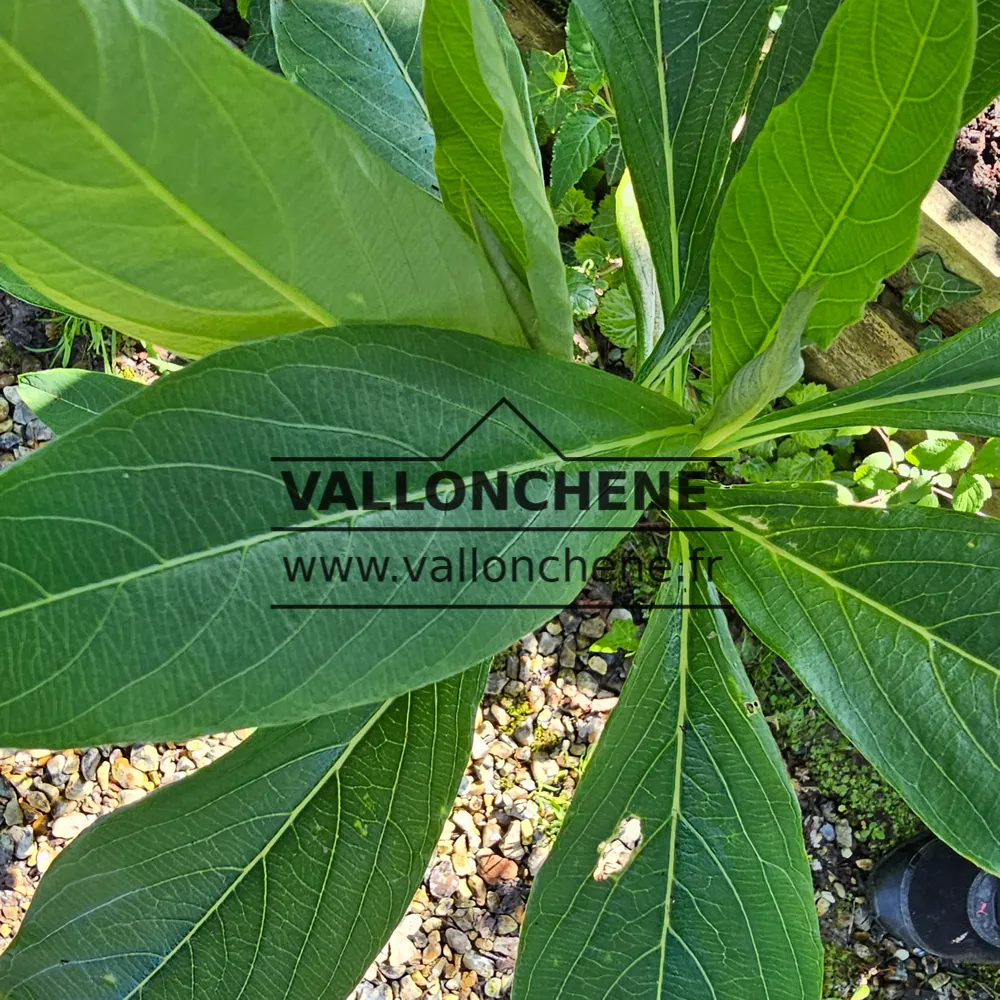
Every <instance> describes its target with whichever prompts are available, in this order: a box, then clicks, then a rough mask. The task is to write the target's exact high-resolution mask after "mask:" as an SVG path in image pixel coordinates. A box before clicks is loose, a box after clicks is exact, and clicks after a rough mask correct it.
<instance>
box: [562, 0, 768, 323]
mask: <svg viewBox="0 0 1000 1000" xmlns="http://www.w3.org/2000/svg"><path fill="white" fill-rule="evenodd" d="M575 5H576V6H577V8H578V9H579V11H580V13H581V14H582V15H583V18H584V20H585V21H586V22H587V25H588V26H589V28H590V31H591V33H592V34H593V36H594V37H595V38H596V39H597V42H598V45H599V46H600V50H601V53H602V55H603V57H604V64H605V65H606V66H607V70H608V75H609V76H610V79H611V89H612V92H613V95H614V100H615V109H616V111H617V113H618V127H619V129H620V132H621V140H622V145H623V147H624V149H625V156H626V159H627V160H628V164H629V168H630V170H631V172H632V180H633V183H634V184H635V192H636V197H637V199H638V203H639V209H640V212H641V215H642V221H643V224H644V226H645V229H646V233H647V234H648V236H649V242H650V246H651V248H652V253H653V260H654V262H655V264H656V269H657V274H658V277H659V283H660V293H661V297H662V299H663V305H664V309H665V311H666V315H667V317H668V318H669V317H670V315H671V314H672V313H674V312H675V310H677V309H678V308H680V309H681V310H683V311H684V312H685V313H687V312H688V311H693V312H695V313H696V312H697V311H698V310H699V309H701V308H702V307H703V306H704V305H705V302H706V300H707V296H708V256H709V248H710V246H711V240H712V232H713V229H714V226H715V220H716V216H717V214H718V210H719V206H720V205H721V203H722V196H723V193H724V183H723V181H724V178H725V175H726V166H727V164H728V162H729V157H730V155H731V151H732V143H731V137H730V136H731V132H732V129H733V126H734V125H735V124H736V122H737V120H738V119H739V117H740V114H741V113H742V111H743V107H744V105H745V103H746V99H747V97H748V95H749V91H750V85H751V83H752V81H753V78H754V73H755V70H756V68H757V64H758V62H759V58H760V50H761V44H762V42H763V40H764V33H765V31H766V29H767V22H768V18H769V16H770V13H771V7H772V4H771V3H770V2H769V0H695V2H691V0H575ZM683 332H684V330H683V328H681V329H679V330H677V336H678V337H679V336H680V335H681V334H683ZM668 335H669V332H668Z"/></svg>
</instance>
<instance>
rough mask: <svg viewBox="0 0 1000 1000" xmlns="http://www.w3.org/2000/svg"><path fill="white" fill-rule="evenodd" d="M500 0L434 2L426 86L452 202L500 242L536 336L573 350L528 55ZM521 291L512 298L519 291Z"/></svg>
mask: <svg viewBox="0 0 1000 1000" xmlns="http://www.w3.org/2000/svg"><path fill="white" fill-rule="evenodd" d="M512 50H513V43H512V41H511V39H510V33H509V32H508V30H507V27H506V25H505V24H504V22H503V18H502V17H501V16H500V14H499V12H498V11H497V10H496V8H495V7H494V5H493V0H427V3H426V8H425V11H424V21H423V67H424V89H425V92H426V95H427V104H428V107H429V108H430V113H431V121H432V122H433V123H434V132H435V135H436V136H437V152H436V154H435V163H436V166H437V174H438V183H439V184H440V185H441V194H442V197H443V198H444V203H445V205H446V206H447V207H448V209H449V211H450V212H451V213H452V215H453V216H454V217H455V218H456V219H457V220H458V221H459V222H460V223H461V225H462V226H463V227H464V228H465V230H466V232H468V233H469V234H470V235H473V236H478V237H479V238H480V239H481V240H482V241H483V242H484V245H486V246H487V247H489V245H490V240H489V239H488V237H487V236H486V235H485V234H483V233H482V232H481V225H485V226H487V227H488V228H489V230H490V231H491V235H492V236H494V237H495V239H496V240H497V241H499V245H500V246H499V249H500V250H501V251H502V253H503V255H504V257H505V259H506V263H507V264H508V265H509V267H510V268H511V269H512V270H513V276H512V277H513V279H514V280H516V281H519V282H520V283H521V285H522V286H523V287H524V288H525V289H527V291H528V292H529V293H530V297H531V310H530V312H531V315H530V316H524V315H523V313H522V322H523V324H524V326H525V329H526V332H527V335H528V339H529V340H530V341H531V342H532V344H533V345H534V346H536V347H540V348H542V349H543V350H545V351H548V352H549V353H550V354H554V355H556V356H557V357H569V355H570V351H571V345H572V338H573V320H572V314H571V311H570V306H569V292H568V291H567V288H566V268H565V266H564V264H563V260H562V255H561V254H560V251H559V238H558V230H557V228H556V224H555V220H554V219H553V217H552V210H551V208H550V207H549V203H548V199H547V197H546V194H545V182H544V179H543V177H542V172H541V164H540V163H539V159H538V151H537V146H536V142H535V138H534V134H535V133H534V125H533V124H532V121H531V117H530V113H529V111H528V90H527V82H526V80H525V76H524V70H523V68H522V67H521V63H520V60H518V59H517V58H516V50H514V55H515V58H514V59H511V58H510V56H511V51H512ZM512 297H513V295H512Z"/></svg>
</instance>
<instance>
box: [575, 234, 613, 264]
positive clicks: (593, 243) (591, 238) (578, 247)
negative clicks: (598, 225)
mask: <svg viewBox="0 0 1000 1000" xmlns="http://www.w3.org/2000/svg"><path fill="white" fill-rule="evenodd" d="M609 250H610V248H609V246H608V241H607V240H606V239H604V237H603V236H595V235H594V234H593V233H584V234H583V236H581V237H579V238H578V239H577V241H576V242H575V243H574V244H573V253H574V254H576V259H577V261H578V262H579V263H581V264H586V263H587V262H588V261H589V262H590V263H592V264H594V265H596V266H597V267H602V266H603V265H604V264H605V263H606V262H607V259H608V257H609V256H610V253H609Z"/></svg>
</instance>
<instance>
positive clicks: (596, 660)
mask: <svg viewBox="0 0 1000 1000" xmlns="http://www.w3.org/2000/svg"><path fill="white" fill-rule="evenodd" d="M587 668H588V669H589V670H593V671H594V673H595V674H600V675H601V676H602V677H603V676H604V675H605V674H606V673H607V672H608V661H607V660H605V659H604V657H603V656H592V657H590V659H589V660H587Z"/></svg>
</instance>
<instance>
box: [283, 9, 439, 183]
mask: <svg viewBox="0 0 1000 1000" xmlns="http://www.w3.org/2000/svg"><path fill="white" fill-rule="evenodd" d="M423 9H424V5H423V0H389V2H388V3H381V4H379V5H378V7H377V9H376V6H375V5H374V4H371V3H358V2H357V0H271V11H272V20H273V24H274V29H275V44H276V46H277V51H278V58H279V60H280V61H281V69H282V72H284V74H285V76H287V77H288V79H289V80H291V81H292V82H293V83H297V84H299V85H300V86H301V87H304V88H305V89H306V90H308V91H309V93H311V94H314V95H315V96H316V97H318V98H319V99H320V100H321V101H323V102H325V103H326V104H329V105H330V107H331V108H333V110H334V111H335V112H336V113H337V114H338V115H339V116H340V117H341V118H342V119H343V120H344V121H345V122H347V123H348V124H349V125H350V126H351V127H352V128H353V129H354V131H355V132H357V134H358V135H359V136H360V137H361V139H362V141H364V142H365V143H367V145H368V146H370V147H371V148H372V149H373V150H374V151H375V152H376V153H378V154H379V156H381V157H382V158H383V159H385V160H386V161H387V162H389V163H391V164H392V166H394V167H395V168H396V169H397V170H398V171H399V172H400V173H401V174H403V176H404V177H409V179H410V180H411V181H413V182H414V183H415V184H419V185H420V186H421V187H422V188H423V189H424V190H425V191H429V192H431V193H433V194H437V190H438V187H437V180H436V178H435V176H434V130H433V129H432V128H431V123H430V119H429V118H428V115H427V105H426V104H425V103H424V97H423V92H422V90H421V68H420V16H421V14H422V13H423Z"/></svg>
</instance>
